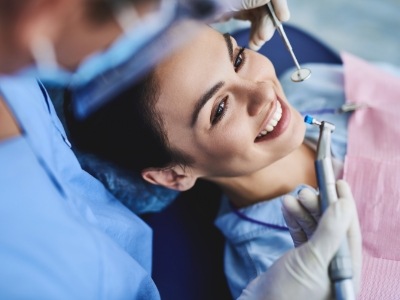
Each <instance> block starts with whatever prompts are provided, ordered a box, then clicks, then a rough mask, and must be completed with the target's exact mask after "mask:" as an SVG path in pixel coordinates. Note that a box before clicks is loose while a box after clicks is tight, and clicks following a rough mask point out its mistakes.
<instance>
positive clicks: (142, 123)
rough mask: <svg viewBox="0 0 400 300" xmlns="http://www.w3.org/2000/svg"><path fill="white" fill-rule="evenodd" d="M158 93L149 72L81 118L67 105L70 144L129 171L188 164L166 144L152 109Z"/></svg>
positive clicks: (160, 126)
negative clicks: (78, 118) (99, 107)
mask: <svg viewBox="0 0 400 300" xmlns="http://www.w3.org/2000/svg"><path fill="white" fill-rule="evenodd" d="M159 92H160V91H159V87H158V84H157V80H156V76H155V75H154V73H151V74H148V75H147V76H145V77H144V78H143V79H142V80H141V81H140V82H139V83H137V84H135V85H133V86H131V87H130V88H128V89H127V90H125V91H123V92H121V93H120V94H119V95H118V96H117V97H115V98H114V99H112V100H110V101H109V103H108V104H106V105H105V106H104V107H102V108H101V109H99V110H97V111H96V112H94V113H93V114H91V115H90V116H89V117H88V118H87V119H85V120H83V121H80V120H77V119H76V118H74V116H73V114H72V111H71V109H70V107H71V106H70V105H67V108H66V112H65V113H66V121H67V126H68V130H69V132H70V138H71V140H72V143H73V145H74V146H76V147H77V148H78V150H79V151H83V152H86V153H92V154H95V155H96V156H98V157H99V158H102V159H105V160H107V161H109V162H112V163H114V164H116V165H117V166H118V167H121V168H124V169H129V170H132V171H142V170H143V169H145V168H149V167H154V168H167V167H168V166H171V165H172V164H179V165H182V166H187V165H190V163H191V162H192V159H191V158H190V157H188V156H187V155H185V154H184V153H182V152H180V151H177V150H176V149H172V148H171V147H170V145H169V143H168V137H167V134H166V132H165V129H164V125H163V120H162V116H161V114H160V113H159V112H158V111H157V110H156V108H155V107H156V102H157V99H158V97H159Z"/></svg>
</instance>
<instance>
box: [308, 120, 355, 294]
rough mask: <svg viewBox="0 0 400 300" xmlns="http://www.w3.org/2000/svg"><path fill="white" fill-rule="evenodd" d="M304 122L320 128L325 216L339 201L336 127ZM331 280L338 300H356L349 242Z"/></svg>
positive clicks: (333, 263)
mask: <svg viewBox="0 0 400 300" xmlns="http://www.w3.org/2000/svg"><path fill="white" fill-rule="evenodd" d="M304 121H305V122H306V123H308V124H312V125H316V126H319V130H320V132H319V139H318V146H317V154H316V160H315V170H316V173H317V182H318V189H319V200H320V203H321V212H324V211H325V209H326V208H327V207H328V206H329V204H331V203H333V202H335V201H337V199H338V196H337V192H336V179H335V175H334V172H333V167H332V156H331V134H332V132H333V131H334V130H335V125H333V124H332V123H329V122H326V121H322V122H320V121H318V120H316V119H314V118H313V117H311V116H308V115H307V116H305V118H304ZM329 276H330V278H331V281H332V283H333V286H334V295H335V299H338V300H348V299H355V292H354V287H353V282H352V281H353V280H352V278H353V272H352V263H351V256H350V250H349V247H348V243H347V239H345V240H344V241H343V243H342V244H341V246H340V248H339V250H338V251H337V252H336V254H335V256H334V257H333V259H332V261H331V263H330V265H329Z"/></svg>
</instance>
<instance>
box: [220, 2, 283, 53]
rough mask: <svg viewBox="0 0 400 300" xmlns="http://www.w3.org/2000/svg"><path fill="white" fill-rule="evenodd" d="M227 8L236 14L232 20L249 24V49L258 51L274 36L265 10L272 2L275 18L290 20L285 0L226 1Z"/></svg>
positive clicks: (272, 25) (272, 27)
mask: <svg viewBox="0 0 400 300" xmlns="http://www.w3.org/2000/svg"><path fill="white" fill-rule="evenodd" d="M226 1H228V3H227V7H228V8H229V9H230V10H231V11H233V12H235V11H237V13H235V14H234V15H233V17H234V18H236V19H240V20H248V21H250V22H251V30H250V41H249V48H250V49H252V50H254V51H258V50H259V49H260V48H261V46H262V45H264V43H265V42H266V41H268V40H270V39H271V37H272V36H273V34H274V31H275V27H274V24H273V22H272V19H271V17H270V15H269V13H268V10H267V8H266V4H267V3H268V2H270V1H272V5H273V7H274V10H275V14H276V16H277V18H278V19H279V20H280V21H281V22H285V21H287V20H289V18H290V12H289V8H288V5H287V0H226Z"/></svg>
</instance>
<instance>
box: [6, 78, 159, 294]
mask: <svg viewBox="0 0 400 300" xmlns="http://www.w3.org/2000/svg"><path fill="white" fill-rule="evenodd" d="M0 90H1V93H2V95H3V98H5V100H6V103H8V105H9V107H10V108H11V110H12V111H13V113H14V115H15V117H16V119H17V120H18V122H19V124H20V127H21V128H22V131H23V135H22V136H21V137H18V138H13V139H9V140H6V141H2V142H0V166H1V168H0V261H1V268H0V298H1V299H21V298H23V299H159V298H160V297H159V293H158V291H157V288H156V287H155V285H154V283H153V281H152V279H151V277H150V273H151V248H152V242H151V239H152V233H151V230H150V228H149V227H148V226H147V225H146V224H145V223H144V222H143V221H142V220H141V219H139V218H138V217H137V216H136V215H134V214H133V213H132V212H131V211H130V210H129V209H127V208H126V207H124V206H123V205H122V204H121V203H120V202H119V201H117V200H116V199H115V198H114V197H113V196H112V195H111V194H110V193H109V192H108V191H107V190H106V189H105V188H104V187H103V185H102V184H100V182H98V181H97V180H96V179H94V178H93V177H92V176H91V175H89V174H88V173H86V172H85V171H83V170H82V169H81V168H80V165H79V163H78V161H77V159H76V158H75V156H74V154H73V153H72V151H71V149H70V148H69V143H68V141H67V138H66V136H65V132H64V129H63V127H62V125H61V123H60V121H59V119H58V118H57V116H56V114H55V111H54V108H53V106H52V103H51V101H49V99H46V97H47V95H46V93H43V92H44V89H43V88H42V90H41V88H40V86H39V84H38V82H37V81H35V80H33V79H28V78H20V79H17V78H1V79H0Z"/></svg>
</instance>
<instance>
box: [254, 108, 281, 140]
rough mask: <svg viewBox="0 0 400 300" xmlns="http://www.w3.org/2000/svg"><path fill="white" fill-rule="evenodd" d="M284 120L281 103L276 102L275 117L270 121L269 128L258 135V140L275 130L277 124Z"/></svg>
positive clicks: (266, 127)
mask: <svg viewBox="0 0 400 300" xmlns="http://www.w3.org/2000/svg"><path fill="white" fill-rule="evenodd" d="M281 118H282V106H281V104H280V103H279V101H276V111H275V113H274V115H273V116H272V118H271V120H269V122H268V124H267V126H265V129H264V130H262V131H261V132H260V133H259V134H258V136H257V137H258V138H259V137H262V136H264V135H266V134H267V133H268V132H271V131H273V130H274V128H275V126H276V124H278V122H279V120H280V119H281Z"/></svg>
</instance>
